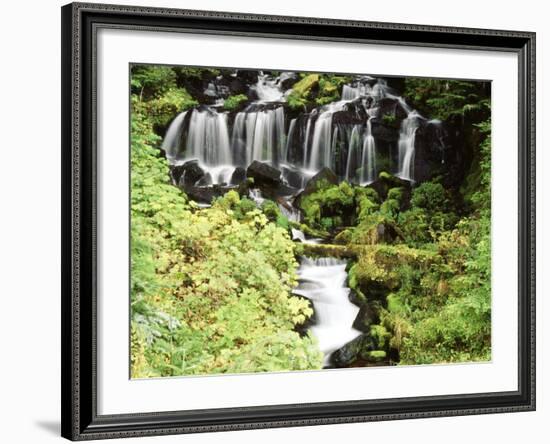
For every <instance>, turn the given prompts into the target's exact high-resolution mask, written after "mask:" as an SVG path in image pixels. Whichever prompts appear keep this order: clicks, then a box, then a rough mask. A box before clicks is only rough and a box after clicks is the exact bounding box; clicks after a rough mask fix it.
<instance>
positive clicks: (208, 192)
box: [185, 185, 233, 204]
mask: <svg viewBox="0 0 550 444" xmlns="http://www.w3.org/2000/svg"><path fill="white" fill-rule="evenodd" d="M232 189H233V187H228V186H221V185H213V186H206V187H199V186H191V187H188V188H186V189H185V193H186V194H187V196H188V197H189V198H190V199H192V200H194V201H196V202H201V203H208V204H209V203H212V201H213V200H214V198H216V197H220V196H223V195H224V194H225V193H227V192H228V191H230V190H232Z"/></svg>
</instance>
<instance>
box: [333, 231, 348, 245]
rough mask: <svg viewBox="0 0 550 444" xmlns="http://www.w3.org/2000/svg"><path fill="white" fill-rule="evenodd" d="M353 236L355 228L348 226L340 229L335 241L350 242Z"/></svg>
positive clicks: (340, 242)
mask: <svg viewBox="0 0 550 444" xmlns="http://www.w3.org/2000/svg"><path fill="white" fill-rule="evenodd" d="M352 236H353V229H351V228H346V229H345V230H342V231H340V233H338V234H337V235H336V236H335V237H334V242H335V243H337V244H343V245H345V244H349V243H350V242H351V239H352Z"/></svg>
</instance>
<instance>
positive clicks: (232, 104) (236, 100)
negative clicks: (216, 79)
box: [223, 94, 248, 111]
mask: <svg viewBox="0 0 550 444" xmlns="http://www.w3.org/2000/svg"><path fill="white" fill-rule="evenodd" d="M247 100H248V97H247V96H246V95H245V94H237V95H235V96H229V97H228V98H227V99H225V100H224V102H223V107H224V109H226V110H228V111H233V110H236V109H237V108H239V107H240V106H241V105H242V104H243V103H244V102H246V101H247Z"/></svg>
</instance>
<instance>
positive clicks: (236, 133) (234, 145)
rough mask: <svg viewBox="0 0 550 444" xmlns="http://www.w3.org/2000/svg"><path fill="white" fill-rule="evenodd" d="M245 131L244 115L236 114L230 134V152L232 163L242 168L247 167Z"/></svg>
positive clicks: (241, 113)
mask: <svg viewBox="0 0 550 444" xmlns="http://www.w3.org/2000/svg"><path fill="white" fill-rule="evenodd" d="M245 129H246V113H243V112H240V113H237V115H236V116H235V121H234V122H233V132H232V134H231V151H232V153H233V162H234V163H235V164H236V165H240V166H243V167H246V166H247V165H248V163H247V155H246V153H247V147H246V138H245Z"/></svg>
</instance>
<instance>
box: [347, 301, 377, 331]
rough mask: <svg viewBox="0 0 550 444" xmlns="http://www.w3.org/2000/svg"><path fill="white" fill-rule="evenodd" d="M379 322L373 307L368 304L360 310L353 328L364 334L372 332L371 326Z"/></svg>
mask: <svg viewBox="0 0 550 444" xmlns="http://www.w3.org/2000/svg"><path fill="white" fill-rule="evenodd" d="M376 321H377V316H376V313H375V311H374V310H373V309H372V307H371V306H370V305H368V304H364V305H362V306H361V308H360V309H359V313H357V317H356V318H355V320H354V321H353V324H352V327H353V328H355V329H356V330H359V331H362V332H363V333H368V332H370V328H371V325H373V324H374V323H375V322H376Z"/></svg>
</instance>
